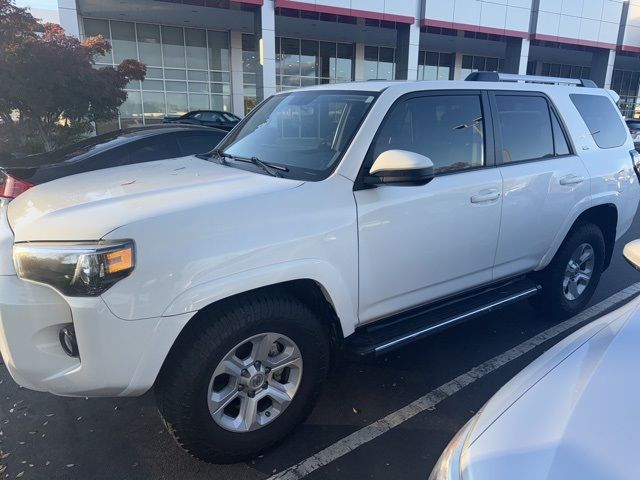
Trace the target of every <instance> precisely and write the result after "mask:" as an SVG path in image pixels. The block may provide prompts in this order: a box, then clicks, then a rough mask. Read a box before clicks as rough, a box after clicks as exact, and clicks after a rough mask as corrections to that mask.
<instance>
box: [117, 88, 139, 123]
mask: <svg viewBox="0 0 640 480" xmlns="http://www.w3.org/2000/svg"><path fill="white" fill-rule="evenodd" d="M120 116H121V117H123V118H141V117H142V98H141V96H140V92H134V91H128V92H127V100H126V101H125V102H124V103H123V104H122V106H121V107H120Z"/></svg>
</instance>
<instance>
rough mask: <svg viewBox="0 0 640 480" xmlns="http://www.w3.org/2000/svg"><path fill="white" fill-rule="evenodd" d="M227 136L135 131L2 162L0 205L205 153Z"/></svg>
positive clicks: (196, 130)
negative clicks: (55, 183)
mask: <svg viewBox="0 0 640 480" xmlns="http://www.w3.org/2000/svg"><path fill="white" fill-rule="evenodd" d="M226 134H227V132H226V131H225V130H219V129H217V128H205V127H198V126H194V125H157V126H153V127H136V128H128V129H125V130H117V131H115V132H110V133H105V134H103V135H98V136H96V137H91V138H87V139H85V140H82V141H80V142H78V143H75V144H73V145H70V146H68V147H65V148H62V149H60V150H55V151H53V152H46V153H40V154H38V155H29V156H27V157H22V158H6V159H3V160H0V199H1V198H5V199H6V198H9V199H10V198H15V197H17V196H18V195H19V194H20V193H22V192H24V191H25V190H27V189H29V188H30V187H32V186H34V185H38V184H40V183H45V182H49V181H51V180H55V179H57V178H61V177H66V176H68V175H74V174H76V173H83V172H89V171H92V170H100V169H103V168H109V167H117V166H120V165H129V164H133V163H143V162H152V161H154V160H163V159H166V158H177V157H184V156H186V155H193V154H196V153H205V152H208V151H210V150H213V148H214V147H215V146H216V145H217V144H218V143H220V141H221V140H222V139H223V138H224V137H225V135H226Z"/></svg>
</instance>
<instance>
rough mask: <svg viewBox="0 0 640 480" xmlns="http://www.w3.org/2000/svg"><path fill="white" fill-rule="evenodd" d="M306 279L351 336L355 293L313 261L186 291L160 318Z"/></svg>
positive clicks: (333, 271)
mask: <svg viewBox="0 0 640 480" xmlns="http://www.w3.org/2000/svg"><path fill="white" fill-rule="evenodd" d="M305 279H306V280H313V281H315V282H317V283H318V284H319V285H320V286H321V287H322V288H323V289H324V290H325V292H326V293H327V295H328V296H329V298H328V300H329V301H330V302H331V303H332V305H333V308H334V309H335V312H336V314H337V316H338V319H339V320H340V324H341V326H342V332H343V335H344V336H345V337H346V336H348V335H350V334H352V333H353V331H354V329H355V325H356V323H357V298H356V296H355V292H353V291H352V290H353V289H352V288H349V286H348V285H347V283H346V282H345V281H344V279H343V278H342V277H341V275H340V274H339V272H338V271H337V270H336V269H335V268H334V267H333V266H331V265H330V264H329V263H327V262H325V261H322V260H319V259H313V258H310V259H301V260H294V261H290V262H283V263H278V264H274V265H268V266H265V267H260V268H255V269H251V270H245V271H244V272H239V273H237V274H233V275H230V276H227V277H222V278H218V279H215V280H213V281H210V282H207V283H203V284H200V285H197V286H195V287H192V288H189V289H188V290H185V291H184V292H183V293H181V294H180V295H178V297H176V298H175V299H174V300H173V301H172V302H171V303H170V304H169V306H168V307H167V309H166V310H165V311H164V313H163V316H172V315H180V314H184V313H188V312H195V311H197V310H201V309H203V308H204V307H206V306H208V305H211V304H212V303H215V302H217V301H220V300H223V299H225V298H229V297H231V296H233V295H237V294H240V293H244V292H247V291H249V290H254V289H256V288H261V287H267V286H270V285H275V284H279V283H283V282H288V281H292V280H305ZM350 292H351V293H350Z"/></svg>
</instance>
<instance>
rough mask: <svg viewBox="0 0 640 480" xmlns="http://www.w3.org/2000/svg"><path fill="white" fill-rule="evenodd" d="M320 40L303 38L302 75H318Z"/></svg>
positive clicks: (301, 51)
mask: <svg viewBox="0 0 640 480" xmlns="http://www.w3.org/2000/svg"><path fill="white" fill-rule="evenodd" d="M318 47H319V42H316V41H314V40H301V42H300V75H301V76H303V77H315V76H316V75H317V63H318Z"/></svg>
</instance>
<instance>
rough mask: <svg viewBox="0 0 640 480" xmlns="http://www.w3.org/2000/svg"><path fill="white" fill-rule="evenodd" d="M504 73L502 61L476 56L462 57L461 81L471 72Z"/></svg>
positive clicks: (500, 59)
mask: <svg viewBox="0 0 640 480" xmlns="http://www.w3.org/2000/svg"><path fill="white" fill-rule="evenodd" d="M477 71H484V72H496V71H497V72H504V59H502V58H495V57H481V56H477V55H475V56H474V55H463V56H462V70H461V72H460V74H461V79H465V78H467V76H468V75H469V74H470V73H471V72H477Z"/></svg>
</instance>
